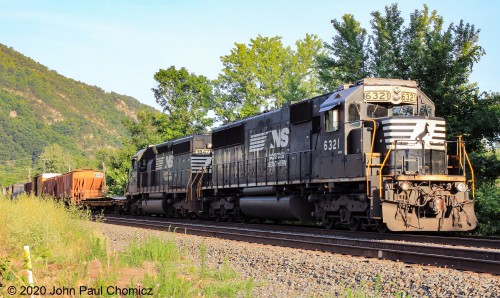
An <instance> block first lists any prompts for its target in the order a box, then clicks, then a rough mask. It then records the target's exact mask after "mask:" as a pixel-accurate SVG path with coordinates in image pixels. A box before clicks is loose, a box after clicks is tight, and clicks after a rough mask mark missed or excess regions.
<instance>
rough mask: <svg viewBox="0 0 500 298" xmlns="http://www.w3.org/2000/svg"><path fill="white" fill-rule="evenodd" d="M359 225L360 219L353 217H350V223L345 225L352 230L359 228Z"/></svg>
mask: <svg viewBox="0 0 500 298" xmlns="http://www.w3.org/2000/svg"><path fill="white" fill-rule="evenodd" d="M360 225H361V221H359V220H358V219H354V218H353V219H351V223H350V224H349V225H347V227H348V228H349V230H351V231H353V232H354V231H356V230H357V229H359V226H360Z"/></svg>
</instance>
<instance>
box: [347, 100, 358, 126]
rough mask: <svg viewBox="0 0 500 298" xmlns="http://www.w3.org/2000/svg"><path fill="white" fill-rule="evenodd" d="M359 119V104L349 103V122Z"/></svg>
mask: <svg viewBox="0 0 500 298" xmlns="http://www.w3.org/2000/svg"><path fill="white" fill-rule="evenodd" d="M358 120H359V104H358V103H351V104H350V105H349V122H354V121H358Z"/></svg>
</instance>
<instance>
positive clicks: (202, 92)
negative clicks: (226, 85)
mask: <svg viewBox="0 0 500 298" xmlns="http://www.w3.org/2000/svg"><path fill="white" fill-rule="evenodd" d="M154 79H155V80H156V82H157V86H156V88H152V90H153V92H154V96H155V98H156V102H157V103H158V104H159V105H160V106H161V107H162V108H163V112H164V113H166V115H168V123H169V125H170V127H171V129H172V137H174V138H177V137H182V136H185V135H188V134H192V133H197V132H201V131H204V130H206V129H207V128H208V127H209V126H211V125H212V124H213V119H212V118H210V117H208V111H209V110H210V109H212V108H213V98H212V87H211V84H210V81H209V80H208V79H207V78H206V77H204V76H197V75H195V74H193V73H189V72H188V71H187V70H186V69H185V68H184V67H183V68H181V69H179V70H177V69H175V66H171V67H169V68H168V69H166V70H165V69H160V70H159V71H158V72H157V73H155V75H154Z"/></svg>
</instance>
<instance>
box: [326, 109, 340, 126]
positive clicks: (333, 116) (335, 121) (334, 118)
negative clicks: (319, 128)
mask: <svg viewBox="0 0 500 298" xmlns="http://www.w3.org/2000/svg"><path fill="white" fill-rule="evenodd" d="M337 130H339V110H337V109H333V110H329V111H327V112H325V131H326V132H331V131H337Z"/></svg>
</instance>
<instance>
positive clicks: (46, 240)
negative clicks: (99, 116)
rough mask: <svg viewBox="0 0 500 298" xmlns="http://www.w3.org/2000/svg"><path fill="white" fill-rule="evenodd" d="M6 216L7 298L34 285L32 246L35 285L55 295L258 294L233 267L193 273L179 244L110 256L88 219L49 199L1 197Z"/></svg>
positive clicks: (136, 245) (1, 222)
mask: <svg viewBox="0 0 500 298" xmlns="http://www.w3.org/2000/svg"><path fill="white" fill-rule="evenodd" d="M0 210H2V212H1V213H0V239H2V243H1V245H0V295H2V294H3V293H6V292H4V291H6V289H7V287H8V286H10V285H16V286H18V289H19V286H21V285H26V284H27V280H26V276H25V274H24V273H25V265H24V261H23V256H22V252H23V246H24V245H29V246H30V250H31V261H32V268H33V274H34V277H35V285H37V286H45V287H47V291H50V289H51V288H52V286H58V287H63V286H64V287H68V288H77V289H78V288H79V286H82V285H83V286H86V287H88V288H95V289H98V288H100V286H103V287H104V289H106V288H107V287H108V286H117V287H119V288H127V287H128V288H138V287H141V288H152V289H153V291H152V294H153V297H189V296H198V295H203V296H205V297H236V296H243V295H244V296H245V297H250V296H251V293H252V290H253V287H254V281H253V279H247V280H245V279H241V277H239V276H238V274H236V272H235V271H234V270H232V269H231V268H230V266H229V263H228V261H227V260H225V261H224V265H223V266H222V268H220V269H212V268H210V267H207V266H206V264H205V263H204V261H203V262H202V263H203V265H202V266H195V265H193V262H192V260H191V259H190V257H189V256H188V255H187V252H186V251H185V250H184V249H181V248H180V247H179V246H178V245H176V243H175V242H174V240H173V239H171V238H165V239H163V238H147V239H145V240H143V241H132V242H131V243H130V244H129V246H128V247H127V248H126V249H125V251H123V252H119V253H116V252H110V251H109V249H108V247H107V242H106V240H105V239H104V238H102V237H101V236H99V234H98V233H97V232H96V231H94V227H93V226H92V225H91V223H90V222H89V221H88V219H89V217H90V214H89V213H88V212H86V211H84V210H81V209H79V208H76V207H70V208H65V206H64V204H62V203H57V202H55V201H53V200H51V199H49V198H47V199H38V198H34V197H30V196H21V197H19V198H18V199H16V200H10V199H8V198H6V197H4V196H0ZM203 246H204V244H203ZM201 250H202V248H200V251H201ZM203 258H204V257H203ZM86 293H87V294H88V292H86ZM89 295H90V294H89ZM101 296H104V297H114V296H116V295H108V294H107V293H101Z"/></svg>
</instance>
